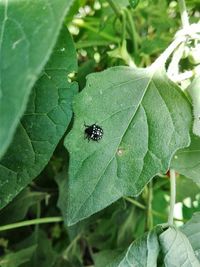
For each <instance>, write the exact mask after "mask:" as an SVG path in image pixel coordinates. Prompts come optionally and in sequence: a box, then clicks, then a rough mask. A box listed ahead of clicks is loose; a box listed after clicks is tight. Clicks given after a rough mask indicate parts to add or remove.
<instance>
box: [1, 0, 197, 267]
mask: <svg viewBox="0 0 200 267" xmlns="http://www.w3.org/2000/svg"><path fill="white" fill-rule="evenodd" d="M113 2H115V3H116V6H117V7H118V8H117V9H116V8H115V7H116V6H113V5H112V3H113ZM186 4H187V7H188V12H189V15H190V20H191V22H197V21H198V20H199V17H200V12H199V11H197V10H200V2H199V1H198V0H188V1H186ZM122 14H124V15H122ZM65 24H66V26H68V28H69V30H70V32H71V34H72V36H73V39H74V42H75V45H76V48H77V56H78V62H79V69H78V73H77V74H76V75H75V77H74V78H73V79H75V80H77V81H78V83H79V87H80V90H82V89H83V87H84V86H85V82H86V76H87V75H88V74H89V73H92V72H97V71H102V70H104V69H106V68H108V67H111V66H115V65H127V64H128V63H130V62H135V64H136V65H137V66H139V67H146V66H148V65H150V64H151V63H152V62H153V61H154V59H155V58H156V57H157V56H158V55H159V54H160V53H161V52H162V51H163V50H164V49H165V48H166V47H167V46H168V45H169V43H170V42H171V41H172V39H173V36H174V34H175V32H176V31H177V30H178V29H179V28H180V14H179V10H178V5H177V1H169V0H140V1H131V0H130V1H128V0H118V1H109V0H107V1H105V0H99V1H97V0H76V1H74V4H73V6H72V7H71V10H70V13H69V14H68V16H67V18H66V20H65ZM182 64H183V65H182V68H183V69H189V68H190V67H191V65H192V64H193V63H192V62H189V61H187V62H182ZM166 127H167V125H166ZM67 162H68V154H67V151H66V150H65V149H64V147H63V140H61V141H60V143H59V145H58V146H57V149H56V151H55V152H54V155H53V156H52V158H51V161H50V162H49V164H48V165H47V166H46V168H45V169H44V170H43V172H42V173H41V174H40V175H39V176H38V177H37V178H36V179H35V180H34V181H33V182H32V183H31V184H30V185H29V186H28V187H27V188H26V189H25V190H23V191H22V192H21V193H20V194H19V195H18V196H17V197H16V198H15V199H14V200H13V201H12V202H11V203H10V204H9V205H8V206H7V207H5V208H4V209H3V210H1V211H0V225H6V224H10V223H14V222H18V221H22V220H29V219H34V218H43V217H53V216H58V217H60V216H62V212H63V209H62V206H61V205H60V204H59V203H60V202H59V201H58V200H60V199H62V195H63V194H66V191H65V190H64V189H63V187H62V181H64V180H65V179H67V168H68V166H67ZM188 178H189V177H183V176H180V175H179V174H177V204H176V213H175V216H176V224H177V225H182V224H183V222H184V221H187V220H188V219H190V218H191V216H192V214H193V213H194V212H195V211H200V194H199V187H198V185H196V184H195V183H194V182H192V180H190V179H188ZM152 188H153V192H152V195H153V200H152V210H153V224H154V225H156V224H159V223H164V222H166V221H167V214H168V206H169V176H168V174H166V175H164V176H163V175H160V176H157V177H155V178H154V179H153V181H152ZM148 190H149V189H148V187H146V188H145V189H144V191H143V193H142V194H141V195H140V196H139V197H138V198H128V197H125V198H123V199H120V200H119V201H117V202H116V203H114V204H112V205H111V206H110V207H108V208H106V209H105V210H103V211H101V212H99V213H97V214H95V215H93V216H91V217H90V218H89V219H86V220H84V221H82V222H80V223H78V224H76V225H74V226H72V227H67V226H66V225H65V222H58V223H52V224H43V225H36V226H31V225H29V226H27V227H23V228H16V229H13V230H9V231H3V232H0V266H2V267H17V266H21V267H31V266H41V267H46V266H48V267H64V266H65V267H79V266H80V267H81V266H94V265H95V266H97V267H98V266H103V265H102V262H103V259H104V258H106V253H109V254H110V253H113V255H114V253H115V251H116V250H123V249H124V248H126V247H127V246H128V245H129V244H130V243H131V242H132V241H133V240H134V239H136V238H137V237H139V236H140V235H141V234H143V233H144V232H145V231H146V230H148V229H147V225H148V224H147V216H146V215H147V204H148V199H147V196H148V194H147V191H148ZM77 197H78V196H77ZM110 250H112V252H110ZM108 251H109V252H108Z"/></svg>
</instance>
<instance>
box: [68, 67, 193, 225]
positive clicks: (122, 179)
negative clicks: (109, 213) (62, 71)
mask: <svg viewBox="0 0 200 267" xmlns="http://www.w3.org/2000/svg"><path fill="white" fill-rule="evenodd" d="M174 101H175V102H174ZM74 112H75V123H74V126H73V130H72V131H71V133H70V134H69V135H68V137H67V139H66V142H65V144H66V147H67V148H68V150H69V152H70V168H69V192H68V208H67V217H68V223H69V224H73V223H75V222H77V221H79V220H81V219H83V218H85V217H87V216H90V215H91V214H93V213H95V212H97V211H99V210H101V209H103V208H104V207H106V206H108V205H109V204H111V203H112V202H114V201H115V200H117V199H118V198H120V197H121V196H122V195H132V196H133V195H138V194H139V193H140V192H141V190H142V188H143V187H144V186H145V184H146V183H148V182H149V180H150V179H151V178H152V177H153V176H154V175H156V174H157V173H160V172H162V173H165V172H166V171H167V169H168V167H169V162H170V160H171V157H172V155H173V153H174V152H175V151H176V150H177V149H178V148H181V147H185V146H188V145H189V141H190V137H189V128H190V125H191V108H190V105H189V103H188V101H187V99H186V98H185V96H184V95H183V93H182V92H181V91H180V90H179V88H177V87H176V86H175V85H174V84H173V83H171V82H170V81H169V80H168V79H167V77H166V76H165V73H164V71H159V72H156V73H155V72H152V71H151V69H132V68H129V67H114V68H110V69H108V70H106V71H104V72H102V73H98V74H92V75H89V76H88V80H87V85H86V88H85V89H84V90H83V91H82V92H81V93H80V94H79V95H78V96H77V97H76V98H75V101H74ZM84 123H86V124H88V125H91V124H93V123H97V124H98V125H100V126H101V127H102V128H103V130H104V135H103V138H102V139H101V140H100V141H99V142H98V143H97V142H94V141H90V142H88V141H87V140H86V139H84V129H85V128H84Z"/></svg>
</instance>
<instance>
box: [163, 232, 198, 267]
mask: <svg viewBox="0 0 200 267" xmlns="http://www.w3.org/2000/svg"><path fill="white" fill-rule="evenodd" d="M159 240H160V246H161V248H162V252H163V256H164V263H165V266H166V267H186V266H187V267H199V266H200V263H199V261H198V259H197V258H196V256H195V254H194V251H193V249H192V246H191V244H190V242H189V240H188V239H187V237H186V236H185V235H184V234H183V233H181V232H180V231H178V230H177V229H175V228H173V227H170V228H168V229H167V230H166V231H165V232H164V233H162V234H161V235H160V237H159Z"/></svg>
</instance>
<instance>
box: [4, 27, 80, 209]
mask: <svg viewBox="0 0 200 267" xmlns="http://www.w3.org/2000/svg"><path fill="white" fill-rule="evenodd" d="M76 68H77V61H76V52H75V48H74V44H73V42H72V38H71V36H70V34H69V32H68V31H67V29H65V28H63V31H62V32H61V35H60V37H59V40H58V43H57V45H56V47H55V49H54V52H53V54H52V56H51V58H50V61H49V62H48V63H47V65H46V67H45V70H44V72H43V75H42V76H41V78H40V79H39V80H38V81H37V83H36V85H35V86H34V89H33V91H32V94H31V96H30V99H29V103H28V106H27V109H26V112H25V114H24V116H23V118H22V120H21V122H20V124H19V126H18V129H17V132H16V134H15V136H14V139H13V142H12V144H11V145H10V147H9V149H8V151H7V152H6V154H5V155H4V157H3V158H2V160H1V162H0V200H1V201H0V202H1V203H0V207H3V206H5V205H6V204H7V203H9V201H11V200H12V199H13V197H14V196H16V195H17V194H18V193H19V192H20V191H21V190H22V189H23V188H24V187H25V186H26V185H27V184H28V183H29V182H30V181H31V180H32V179H33V178H35V177H36V176H37V175H38V174H39V173H40V172H41V170H42V169H43V168H44V167H45V165H46V164H47V163H48V161H49V159H50V157H51V155H52V153H53V151H54V149H55V147H56V145H57V144H58V142H59V140H60V139H61V137H62V136H63V134H64V132H65V131H66V129H67V126H68V124H69V122H70V120H71V116H72V109H71V102H72V98H73V96H74V95H75V93H76V92H77V84H76V83H71V84H70V83H69V82H68V81H67V75H68V74H69V73H70V72H72V71H75V70H76Z"/></svg>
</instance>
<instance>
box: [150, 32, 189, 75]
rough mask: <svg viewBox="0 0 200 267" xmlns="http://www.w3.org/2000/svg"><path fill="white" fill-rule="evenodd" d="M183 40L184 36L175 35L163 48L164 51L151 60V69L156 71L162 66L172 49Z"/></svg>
mask: <svg viewBox="0 0 200 267" xmlns="http://www.w3.org/2000/svg"><path fill="white" fill-rule="evenodd" d="M185 40H186V37H185V36H182V35H180V36H178V37H176V38H175V39H174V41H173V42H172V43H171V44H170V45H169V46H168V47H167V48H166V49H165V51H164V52H163V53H162V54H161V55H160V56H159V57H158V58H157V59H156V60H155V61H154V62H153V64H152V65H151V66H150V68H151V70H152V71H156V70H158V69H160V68H161V67H163V66H164V65H165V63H166V61H167V59H168V58H169V56H170V55H171V54H172V53H173V51H174V50H175V49H176V48H177V47H178V46H179V45H180V44H181V43H182V42H184V41H185Z"/></svg>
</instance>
